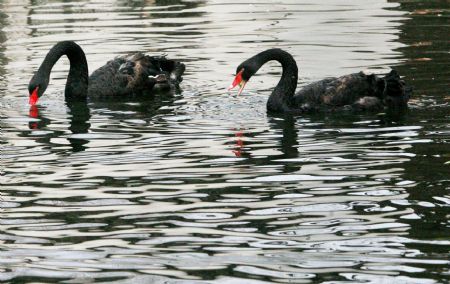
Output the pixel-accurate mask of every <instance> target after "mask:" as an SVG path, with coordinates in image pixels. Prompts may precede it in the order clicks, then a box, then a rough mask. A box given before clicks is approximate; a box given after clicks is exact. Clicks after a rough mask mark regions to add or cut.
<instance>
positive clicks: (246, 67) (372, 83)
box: [230, 49, 411, 112]
mask: <svg viewBox="0 0 450 284" xmlns="http://www.w3.org/2000/svg"><path fill="white" fill-rule="evenodd" d="M271 60H276V61H278V62H280V63H281V66H282V68H283V74H282V76H281V79H280V81H279V83H278V85H277V86H276V87H275V89H274V90H273V92H272V94H271V95H270V97H269V100H268V102H267V110H269V111H273V112H302V111H315V110H320V109H326V110H333V109H339V108H341V109H342V107H347V106H349V107H351V108H352V109H354V110H379V109H381V108H383V107H385V106H387V107H390V108H395V109H397V108H405V107H406V106H407V103H408V99H409V95H410V93H411V90H410V88H407V87H406V86H405V83H404V82H403V81H402V80H400V77H399V75H398V74H397V72H396V71H394V70H392V71H391V72H390V73H389V74H387V75H386V76H385V77H383V78H380V77H378V76H376V75H374V74H372V75H365V74H364V73H362V72H360V73H355V74H350V75H346V76H342V77H339V78H328V79H324V80H321V81H318V82H315V83H312V84H310V85H307V86H305V87H303V88H302V89H301V90H300V91H299V92H298V93H295V89H296V87H297V76H298V68H297V64H296V62H295V59H294V58H293V57H292V55H291V54H289V53H287V52H286V51H283V50H281V49H268V50H266V51H263V52H261V53H259V54H257V55H255V56H253V57H251V58H249V59H247V60H246V61H244V62H242V63H241V64H240V65H239V66H238V68H237V70H236V72H237V75H236V77H235V79H234V81H233V83H232V85H231V86H230V89H231V88H234V87H235V86H236V85H238V84H239V85H240V89H239V94H240V93H241V92H242V90H243V88H244V86H245V84H246V83H247V81H248V80H249V79H250V78H251V77H252V76H253V75H254V74H255V73H256V72H257V71H258V70H259V68H261V66H263V65H264V64H265V63H266V62H268V61H271Z"/></svg>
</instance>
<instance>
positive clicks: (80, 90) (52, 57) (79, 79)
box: [35, 41, 89, 97]
mask: <svg viewBox="0 0 450 284" xmlns="http://www.w3.org/2000/svg"><path fill="white" fill-rule="evenodd" d="M63 55H66V56H67V57H68V58H69V61H70V71H69V75H68V77H67V82H66V90H65V95H66V97H72V96H77V97H79V96H83V97H85V96H86V95H87V89H88V80H89V72H88V65H87V61H86V55H85V54H84V52H83V50H82V49H81V47H80V46H79V45H78V44H76V43H74V42H73V41H62V42H59V43H57V44H56V45H55V46H53V47H52V49H50V51H49V52H48V54H47V56H45V59H44V61H43V62H42V64H41V66H40V67H39V69H38V71H37V73H36V75H35V76H37V77H44V78H45V79H46V82H47V83H48V81H49V77H50V72H51V70H52V68H53V66H54V65H55V63H56V62H57V61H58V60H59V58H61V56H63Z"/></svg>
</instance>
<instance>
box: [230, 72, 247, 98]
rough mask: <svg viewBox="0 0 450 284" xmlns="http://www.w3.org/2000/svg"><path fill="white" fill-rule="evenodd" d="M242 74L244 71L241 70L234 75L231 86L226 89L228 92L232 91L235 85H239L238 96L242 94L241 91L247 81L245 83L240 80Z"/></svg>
mask: <svg viewBox="0 0 450 284" xmlns="http://www.w3.org/2000/svg"><path fill="white" fill-rule="evenodd" d="M243 72H244V69H241V71H239V72H238V73H237V74H236V77H234V80H233V83H231V85H230V86H229V87H228V91H229V90H231V89H233V88H234V87H236V86H237V85H240V86H241V87H240V88H239V92H238V95H240V94H241V93H242V90H243V89H244V87H245V84H246V83H247V81H245V80H244V79H242V73H243Z"/></svg>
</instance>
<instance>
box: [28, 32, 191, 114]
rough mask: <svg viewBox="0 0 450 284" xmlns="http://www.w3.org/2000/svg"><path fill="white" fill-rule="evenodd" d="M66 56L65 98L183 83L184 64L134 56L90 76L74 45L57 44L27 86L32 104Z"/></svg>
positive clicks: (143, 90)
mask: <svg viewBox="0 0 450 284" xmlns="http://www.w3.org/2000/svg"><path fill="white" fill-rule="evenodd" d="M63 55H67V57H68V58H69V61H70V71H69V75H68V77H67V83H66V89H65V95H66V98H69V99H71V98H82V99H84V98H86V97H87V96H89V97H104V96H127V95H131V94H142V93H147V92H152V91H156V90H159V89H163V90H164V89H167V88H170V87H171V86H176V85H178V84H179V83H180V82H181V81H182V77H181V76H182V75H183V72H184V69H185V66H184V64H183V63H180V62H178V61H174V60H169V59H166V58H165V57H164V56H148V55H144V54H142V53H135V54H131V55H125V56H120V57H116V58H114V59H113V60H110V61H108V62H107V63H106V64H105V65H104V66H102V67H100V68H99V69H97V70H95V71H94V72H93V73H92V75H91V76H88V65H87V61H86V56H85V54H84V52H83V50H82V49H81V47H80V46H79V45H78V44H76V43H75V42H73V41H62V42H58V43H57V44H56V45H55V46H53V47H52V49H50V51H49V52H48V54H47V56H46V57H45V59H44V61H43V62H42V64H41V66H39V69H38V71H37V72H36V73H35V74H34V76H33V78H31V81H30V83H29V84H28V91H29V94H30V98H29V102H30V104H31V105H34V104H36V102H37V100H38V99H39V98H40V97H41V96H42V94H43V93H44V92H45V90H46V89H47V86H48V83H49V81H50V72H51V70H52V68H53V65H55V63H56V62H57V61H58V60H59V58H60V57H61V56H63Z"/></svg>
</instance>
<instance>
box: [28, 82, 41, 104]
mask: <svg viewBox="0 0 450 284" xmlns="http://www.w3.org/2000/svg"><path fill="white" fill-rule="evenodd" d="M38 90H39V87H36V88H35V89H34V90H33V92H32V93H31V95H30V100H29V101H28V103H29V104H30V105H32V106H33V105H35V104H36V103H37V101H38V99H39V96H38Z"/></svg>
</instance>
